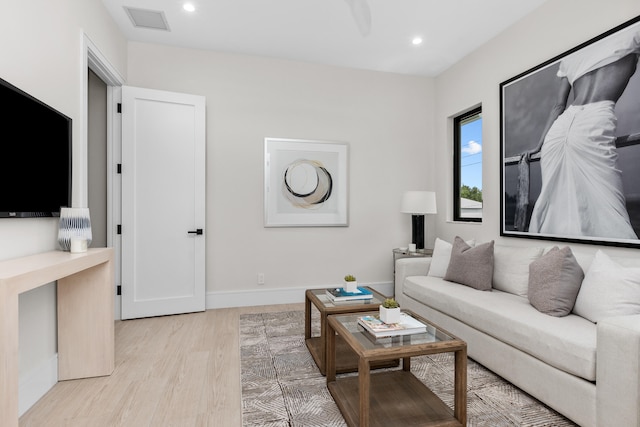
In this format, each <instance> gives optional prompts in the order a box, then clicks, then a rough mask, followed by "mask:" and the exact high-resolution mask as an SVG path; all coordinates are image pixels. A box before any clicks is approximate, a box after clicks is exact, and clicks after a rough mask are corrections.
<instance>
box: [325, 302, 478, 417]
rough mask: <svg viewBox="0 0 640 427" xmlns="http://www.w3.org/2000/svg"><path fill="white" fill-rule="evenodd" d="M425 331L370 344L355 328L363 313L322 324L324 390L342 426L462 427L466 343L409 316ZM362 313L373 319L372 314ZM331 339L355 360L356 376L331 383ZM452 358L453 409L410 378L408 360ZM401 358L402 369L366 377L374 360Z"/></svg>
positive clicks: (333, 367)
mask: <svg viewBox="0 0 640 427" xmlns="http://www.w3.org/2000/svg"><path fill="white" fill-rule="evenodd" d="M403 311H405V312H406V313H409V314H411V315H412V316H414V317H415V318H417V319H418V320H420V321H421V322H423V323H424V324H426V325H427V332H426V333H421V334H414V335H405V336H399V337H393V338H382V339H378V340H376V339H375V338H374V337H371V336H370V335H369V333H368V332H366V331H365V330H363V329H362V328H361V327H359V326H358V324H357V322H358V317H359V316H362V315H364V314H363V313H357V314H346V315H335V316H329V318H328V320H327V328H328V329H327V338H328V339H327V374H326V375H327V387H328V388H329V391H330V392H331V395H332V396H333V399H334V400H335V401H336V404H337V405H338V408H340V412H342V415H343V416H344V418H345V420H346V422H347V425H349V426H352V427H355V426H360V427H369V426H390V425H402V426H403V427H408V426H418V425H419V426H439V427H441V426H466V424H467V344H466V343H465V342H464V341H462V340H460V339H458V338H456V337H455V336H453V335H451V334H450V333H448V332H446V331H444V330H442V329H441V328H439V327H438V326H436V325H434V324H433V323H430V322H429V321H427V320H426V319H424V318H422V317H420V316H417V315H416V314H415V313H412V312H410V311H406V310H403ZM367 314H377V313H376V312H372V313H367ZM336 334H337V337H341V338H343V340H344V342H345V343H346V344H347V345H348V346H349V347H350V348H351V349H352V350H353V352H355V353H356V354H357V355H358V376H347V377H342V378H336V356H335V355H336ZM447 352H454V353H455V374H454V376H455V378H454V386H455V396H454V399H455V401H454V405H455V409H454V410H453V411H452V410H451V409H450V408H449V407H448V406H447V405H446V404H445V403H444V402H443V401H442V400H440V398H438V396H436V395H435V393H433V392H432V391H431V390H429V388H428V387H427V386H425V385H424V384H423V383H422V382H421V381H420V380H418V379H417V378H416V377H415V376H413V374H412V373H411V357H414V356H420V355H425V354H435V353H447ZM394 358H402V369H395V370H387V371H382V372H375V373H371V365H372V363H374V362H377V361H384V360H390V359H394Z"/></svg>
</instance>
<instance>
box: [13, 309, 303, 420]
mask: <svg viewBox="0 0 640 427" xmlns="http://www.w3.org/2000/svg"><path fill="white" fill-rule="evenodd" d="M286 310H304V303H300V304H287V305H273V306H259V307H241V308H225V309H215V310H207V311H205V312H202V313H191V314H181V315H174V316H164V317H153V318H145V319H136V320H126V321H116V326H115V341H116V365H115V370H114V372H113V374H112V375H110V376H107V377H99V378H88V379H82V380H71V381H61V382H58V383H57V384H56V385H55V386H54V387H53V388H52V389H51V390H50V391H49V392H48V393H47V394H46V395H45V396H43V397H42V399H40V400H39V401H38V402H37V403H36V404H35V405H34V406H33V407H32V408H31V409H29V411H27V412H26V413H25V414H24V415H23V416H22V417H20V426H22V427H26V426H29V427H42V426H47V427H55V426H65V427H66V426H69V427H81V426H82V427H87V426H90V427H100V426H132V427H142V426H149V427H151V426H152V427H160V426H163V427H164V426H185V427H187V426H189V427H192V426H220V427H235V426H241V425H242V409H241V385H240V339H239V333H238V331H239V318H240V315H241V314H244V313H262V312H267V311H286Z"/></svg>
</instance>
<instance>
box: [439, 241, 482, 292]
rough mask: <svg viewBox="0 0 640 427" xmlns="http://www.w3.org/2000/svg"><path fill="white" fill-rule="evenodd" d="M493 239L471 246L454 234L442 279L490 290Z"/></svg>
mask: <svg viewBox="0 0 640 427" xmlns="http://www.w3.org/2000/svg"><path fill="white" fill-rule="evenodd" d="M493 244H494V242H493V240H492V241H490V242H488V243H483V244H481V245H478V246H475V247H471V246H469V245H467V244H466V243H465V241H464V240H462V239H461V238H460V237H458V236H456V238H455V239H454V241H453V247H452V248H451V259H450V261H449V267H448V268H447V273H446V274H445V275H444V280H448V281H449V282H456V283H460V284H461V285H466V286H470V287H472V288H475V289H478V290H481V291H490V290H491V283H492V282H493Z"/></svg>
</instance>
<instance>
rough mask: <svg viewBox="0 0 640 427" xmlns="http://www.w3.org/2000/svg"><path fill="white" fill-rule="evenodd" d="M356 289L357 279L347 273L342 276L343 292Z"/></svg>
mask: <svg viewBox="0 0 640 427" xmlns="http://www.w3.org/2000/svg"><path fill="white" fill-rule="evenodd" d="M357 289H358V281H357V280H356V276H354V275H353V274H347V275H346V276H344V290H345V292H355V291H356V290H357Z"/></svg>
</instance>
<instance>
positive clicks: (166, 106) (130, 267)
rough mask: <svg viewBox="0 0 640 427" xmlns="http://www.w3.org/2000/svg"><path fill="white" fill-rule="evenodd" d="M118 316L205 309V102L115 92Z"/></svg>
mask: <svg viewBox="0 0 640 427" xmlns="http://www.w3.org/2000/svg"><path fill="white" fill-rule="evenodd" d="M121 173H122V236H121V240H122V299H121V301H122V319H132V318H139V317H150V316H160V315H166V314H177V313H188V312H195V311H203V310H204V309H205V267H204V265H205V256H204V252H205V239H204V221H205V99H204V97H202V96H195V95H189V94H182V93H174V92H165V91H158V90H152V89H143V88H135V87H130V86H123V87H122V172H121Z"/></svg>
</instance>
